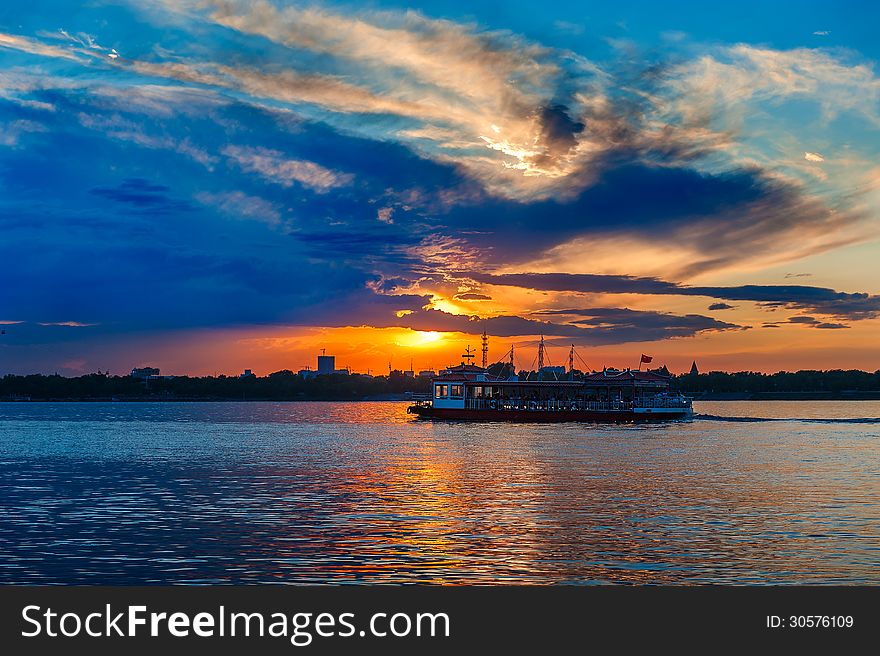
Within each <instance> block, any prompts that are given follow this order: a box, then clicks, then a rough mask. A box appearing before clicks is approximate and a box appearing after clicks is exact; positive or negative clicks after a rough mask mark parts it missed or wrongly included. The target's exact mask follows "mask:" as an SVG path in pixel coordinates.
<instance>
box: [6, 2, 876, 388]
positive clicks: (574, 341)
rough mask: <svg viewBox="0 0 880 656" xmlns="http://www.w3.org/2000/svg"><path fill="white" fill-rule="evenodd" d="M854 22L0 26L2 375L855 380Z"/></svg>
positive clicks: (870, 152) (131, 18)
mask: <svg viewBox="0 0 880 656" xmlns="http://www.w3.org/2000/svg"><path fill="white" fill-rule="evenodd" d="M877 24H880V5H877V4H876V3H868V2H838V3H829V2H778V3H767V2H766V1H762V2H752V1H751V0H744V1H740V2H737V3H728V4H726V5H719V4H717V3H705V2H699V3H698V2H664V3H657V2H641V1H639V2H626V3H599V2H554V3H535V2H518V1H514V0H507V1H505V2H495V1H488V2H481V3H473V2H468V3H464V2H451V1H448V0H447V1H425V2H422V3H420V4H418V5H409V4H407V3H403V2H385V1H373V2H358V3H354V2H347V3H341V2H291V1H287V0H251V1H247V2H245V1H239V0H154V1H152V2H149V1H146V0H140V1H137V2H135V1H131V2H126V1H124V0H117V1H116V2H105V1H102V0H90V1H83V2H69V1H67V0H63V1H62V0H31V1H29V2H27V3H4V5H3V7H2V8H0V262H2V263H3V266H2V270H0V271H2V273H0V276H2V277H0V324H2V326H0V328H2V329H3V330H4V331H5V333H4V334H2V335H0V374H4V373H20V374H21V373H37V372H41V373H53V372H58V373H60V374H63V375H67V376H73V375H81V374H85V373H89V372H94V371H110V372H112V373H117V374H123V373H126V372H127V371H129V370H130V369H131V368H132V367H135V366H144V365H153V366H158V367H160V368H161V369H162V371H163V373H168V374H193V375H205V374H217V373H226V374H235V373H239V372H240V371H241V370H243V369H245V368H249V369H252V370H253V371H254V372H256V373H257V374H260V375H263V374H267V373H270V372H273V371H278V370H282V369H291V370H294V371H296V370H298V369H300V368H304V367H306V366H311V367H314V366H315V365H314V363H315V356H316V355H317V354H318V353H319V352H320V350H321V349H326V350H327V353H328V354H334V355H336V356H337V366H348V367H351V368H352V369H354V370H357V371H368V370H369V371H370V372H372V373H382V372H387V370H388V368H389V366H390V367H393V368H394V369H409V368H410V365H412V367H413V368H414V369H415V370H417V371H418V370H420V369H427V368H431V369H437V368H440V367H443V366H446V365H449V364H453V363H456V362H458V361H459V360H460V359H461V358H460V356H461V354H462V352H463V350H464V349H465V348H466V347H467V346H468V345H470V346H471V347H473V348H478V347H479V338H478V337H477V336H478V335H479V334H480V333H481V332H483V331H484V330H485V331H486V332H487V333H488V335H489V343H490V350H489V354H490V357H489V360H490V361H495V360H500V359H502V358H503V357H504V355H505V354H506V352H507V351H508V350H509V349H510V347H511V345H513V346H514V347H515V353H516V354H517V364H518V365H519V366H520V367H523V368H530V367H531V366H532V365H533V362H534V360H535V352H536V345H537V342H538V340H539V339H540V337H541V336H542V335H543V336H544V339H545V340H546V343H547V345H548V349H549V350H548V353H549V361H550V363H552V364H565V363H566V362H567V356H568V351H569V348H570V346H571V345H575V348H576V349H577V352H578V354H579V357H580V358H581V359H580V360H579V362H583V363H586V365H585V366H588V367H590V368H596V369H599V368H602V367H603V366H618V367H626V366H636V365H637V364H638V361H639V356H640V354H642V353H645V354H649V355H652V356H653V357H654V363H655V364H666V365H667V366H669V368H670V369H671V370H672V371H687V370H688V369H689V368H690V365H691V362H692V361H693V360H696V361H697V363H698V366H699V368H700V369H701V370H703V371H707V370H713V369H716V370H727V371H743V370H753V371H766V372H772V371H778V370H798V369H831V368H859V369H865V370H870V371H874V370H877V369H880V339H878V336H880V275H878V274H880V266H878V264H877V262H878V259H880V232H878V227H880V157H878V155H880V76H878V72H877V61H878V59H880V42H878V40H877V39H876V37H875V34H874V28H875V26H876V25H877ZM582 368H583V367H582Z"/></svg>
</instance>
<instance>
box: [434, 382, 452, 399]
mask: <svg viewBox="0 0 880 656" xmlns="http://www.w3.org/2000/svg"><path fill="white" fill-rule="evenodd" d="M434 396H436V397H437V398H438V399H439V398H446V397H447V396H449V385H437V386H436V387H435V388H434Z"/></svg>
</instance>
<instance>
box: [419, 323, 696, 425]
mask: <svg viewBox="0 0 880 656" xmlns="http://www.w3.org/2000/svg"><path fill="white" fill-rule="evenodd" d="M543 346H544V345H543V339H542V340H541V346H540V349H541V350H540V351H539V353H541V352H543ZM484 353H485V337H484ZM473 357H474V356H473V355H472V354H471V353H470V349H468V350H467V352H466V354H465V355H464V356H463V358H465V359H469V358H473ZM572 359H573V357H572V356H570V362H571V360H572ZM483 360H484V362H485V356H484V358H483ZM541 360H542V358H541V356H540V355H539V362H540V361H541ZM511 364H512V351H511ZM512 368H513V367H512V366H511V369H512ZM545 369H549V370H552V371H551V372H546V371H543V370H545ZM573 369H574V367H573V366H572V365H571V364H570V366H569V372H567V373H565V370H564V368H563V367H556V368H553V367H547V368H544V367H541V366H539V368H538V372H537V374H536V379H535V380H519V379H518V378H517V377H516V376H510V377H508V378H503V379H502V378H500V377H497V376H492V375H490V374H489V373H488V370H487V368H486V367H485V366H483V367H479V366H476V365H474V364H471V363H469V362H465V361H463V362H462V363H461V364H460V365H456V366H454V367H449V368H448V369H445V370H443V371H441V372H440V374H439V375H438V376H437V377H435V378H434V379H433V381H432V387H431V389H432V393H431V394H430V395H425V397H423V398H416V399H414V402H413V404H412V405H410V406H409V408H408V409H407V412H409V413H410V414H414V415H417V416H418V417H419V418H426V419H428V418H430V419H454V420H472V421H516V422H561V421H582V422H638V421H662V420H670V419H686V418H688V417H691V416H692V415H693V408H692V404H691V399H690V398H688V397H686V396H683V395H682V394H677V393H673V392H671V391H670V377H669V376H666V375H663V374H661V373H658V372H656V371H641V370H640V369H641V367H640V369H639V370H631V369H624V370H618V369H607V368H606V369H603V370H602V371H596V372H592V373H588V374H582V375H579V376H575V374H574V371H573ZM559 370H562V372H563V373H562V375H561V376H560V371H559ZM547 373H550V374H552V375H551V376H548V375H547ZM542 374H544V375H542ZM548 377H551V378H553V379H552V380H548V379H547V378H548Z"/></svg>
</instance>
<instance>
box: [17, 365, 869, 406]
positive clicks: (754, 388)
mask: <svg viewBox="0 0 880 656" xmlns="http://www.w3.org/2000/svg"><path fill="white" fill-rule="evenodd" d="M661 372H662V370H661ZM490 373H492V374H495V375H501V376H502V377H507V376H506V375H505V374H509V373H510V372H509V371H504V370H499V371H497V372H496V371H491V369H490ZM518 375H519V377H520V380H536V379H538V374H537V372H526V371H520V372H518ZM582 375H583V374H581V372H578V371H575V372H573V374H566V376H565V377H566V378H569V379H571V378H574V379H577V378H579V377H580V376H582ZM670 383H671V386H672V388H673V389H675V390H677V391H681V392H683V393H685V394H691V395H694V396H700V395H712V394H756V395H762V394H763V395H768V394H769V395H773V394H781V395H784V394H822V393H824V394H846V393H875V394H880V371H875V372H873V373H871V372H867V371H859V370H854V369H850V370H841V369H835V370H829V371H817V370H802V371H796V372H786V371H780V372H777V373H773V374H765V373H759V372H753V371H740V372H736V373H728V372H723V371H712V372H709V373H702V374H684V375H679V376H671V377H670ZM430 391H431V381H430V379H427V378H418V377H416V378H412V377H407V376H404V375H403V374H402V373H400V372H393V373H391V374H390V375H388V376H375V377H373V376H364V375H358V374H352V375H343V374H328V375H321V376H310V377H303V376H300V375H298V374H296V373H294V372H292V371H289V370H286V369H285V370H282V371H276V372H274V373H271V374H269V375H268V376H262V377H258V376H247V377H243V378H242V377H238V376H222V375H221V376H198V377H195V376H177V377H173V378H171V377H168V378H165V377H162V378H151V379H148V380H144V379H143V378H135V377H132V376H113V375H110V374H107V373H92V374H87V375H84V376H77V377H72V378H68V377H65V376H59V375H57V374H54V375H48V376H46V375H42V374H32V375H27V376H20V375H13V374H8V375H6V376H4V377H2V378H0V400H25V399H30V400H48V399H59V400H66V399H95V400H97V399H107V400H109V399H117V400H175V399H176V400H209V399H211V400H263V399H265V400H292V401H295V400H328V401H329V400H361V399H369V398H383V397H384V398H406V396H407V394H408V393H414V394H427V393H430Z"/></svg>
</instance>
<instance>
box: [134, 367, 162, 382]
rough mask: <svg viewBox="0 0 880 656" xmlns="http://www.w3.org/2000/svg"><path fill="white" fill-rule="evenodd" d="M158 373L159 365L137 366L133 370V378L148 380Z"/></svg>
mask: <svg viewBox="0 0 880 656" xmlns="http://www.w3.org/2000/svg"><path fill="white" fill-rule="evenodd" d="M158 375H159V369H158V368H157V367H135V368H134V369H132V370H131V377H132V378H143V379H144V380H146V379H147V378H151V377H153V376H158Z"/></svg>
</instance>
